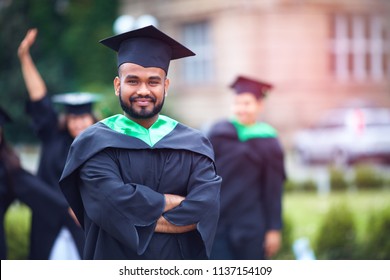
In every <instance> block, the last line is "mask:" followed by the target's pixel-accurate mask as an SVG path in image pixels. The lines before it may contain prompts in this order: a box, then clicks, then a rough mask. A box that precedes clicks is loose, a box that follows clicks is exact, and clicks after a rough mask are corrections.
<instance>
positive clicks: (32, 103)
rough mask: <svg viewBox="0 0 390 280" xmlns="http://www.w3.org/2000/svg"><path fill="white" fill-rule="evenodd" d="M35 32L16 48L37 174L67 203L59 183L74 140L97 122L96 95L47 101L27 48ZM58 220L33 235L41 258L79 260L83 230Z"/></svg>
mask: <svg viewBox="0 0 390 280" xmlns="http://www.w3.org/2000/svg"><path fill="white" fill-rule="evenodd" d="M37 32H38V31H37V29H31V30H29V31H28V32H27V34H26V36H25V38H24V40H23V41H22V42H21V44H20V46H19V49H18V56H19V60H20V63H21V68H22V74H23V78H24V81H25V84H26V87H27V91H28V95H29V102H28V104H27V113H28V114H29V115H30V116H31V119H32V123H33V128H34V130H35V132H36V135H37V136H38V138H39V139H40V141H41V155H40V163H39V167H38V172H37V175H38V176H39V177H40V178H41V179H42V180H43V181H44V182H45V183H47V185H49V186H50V187H51V188H53V189H54V190H55V191H56V192H57V195H58V197H59V198H61V199H63V201H64V202H66V199H65V197H64V196H63V193H62V192H61V190H60V187H59V183H58V181H59V179H60V177H61V173H62V170H63V168H64V166H65V161H66V157H67V155H68V152H69V148H70V145H71V144H72V142H73V140H74V138H75V137H76V136H78V135H79V134H80V133H81V132H82V131H83V130H85V129H86V128H87V127H89V126H90V125H92V124H93V123H95V122H96V117H95V116H94V115H93V110H92V109H93V104H94V103H95V102H96V101H97V100H98V99H99V96H98V95H94V94H89V93H70V94H62V95H56V96H54V97H53V99H52V98H50V96H49V95H48V92H47V88H46V84H45V82H44V80H43V78H42V77H41V75H40V73H39V72H38V69H37V68H36V66H35V64H34V61H33V59H32V57H31V55H30V47H31V46H32V45H33V44H34V42H35V39H36V36H37ZM54 102H56V103H58V104H61V105H62V106H63V110H64V114H62V115H60V114H59V113H58V112H57V110H56V108H55V106H54ZM53 215H55V213H53ZM57 218H58V219H59V220H61V221H62V224H61V225H60V226H59V227H58V228H56V229H50V230H49V229H46V228H45V225H43V224H42V226H41V227H37V229H38V228H39V230H40V231H41V232H40V233H38V232H37V233H35V234H36V235H38V234H42V235H44V236H46V239H45V242H43V243H42V244H41V250H42V259H80V258H81V256H82V251H83V246H84V233H83V230H82V228H81V227H80V225H79V224H78V223H75V221H74V220H73V219H71V218H69V217H68V216H65V217H62V216H57ZM36 222H38V221H36Z"/></svg>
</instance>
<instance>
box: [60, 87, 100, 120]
mask: <svg viewBox="0 0 390 280" xmlns="http://www.w3.org/2000/svg"><path fill="white" fill-rule="evenodd" d="M52 99H53V102H55V103H58V104H62V105H64V109H65V113H66V114H73V115H82V114H91V113H92V105H93V103H95V102H96V101H98V100H99V99H100V96H99V95H97V94H93V93H87V92H75V93H64V94H57V95H55V96H53V97H52Z"/></svg>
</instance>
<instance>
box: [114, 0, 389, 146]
mask: <svg viewBox="0 0 390 280" xmlns="http://www.w3.org/2000/svg"><path fill="white" fill-rule="evenodd" d="M340 12H348V13H351V14H362V13H368V14H379V15H382V16H385V17H386V16H387V15H389V16H390V1H385V0H214V1H208V0H185V1H182V0H165V1H159V0H142V1H141V0H139V1H134V0H133V1H123V3H122V7H121V12H120V14H128V15H132V16H133V17H135V18H136V17H139V16H140V15H142V14H151V15H153V16H155V17H156V18H157V19H158V21H159V27H160V29H162V30H163V31H164V32H166V33H167V34H170V35H171V36H172V37H174V38H175V39H177V40H178V41H181V36H182V34H181V29H180V28H181V26H182V25H183V24H186V23H191V22H197V21H204V20H206V21H208V22H209V25H210V27H211V32H212V44H213V64H214V76H213V77H212V79H211V82H207V83H201V84H196V85H188V84H186V83H185V82H183V81H182V79H181V70H182V68H181V67H182V61H180V60H179V61H173V62H172V64H171V65H172V66H171V67H170V73H169V77H170V78H171V90H170V92H169V97H168V99H167V101H166V106H167V108H169V110H170V112H172V114H173V115H174V116H175V117H176V118H178V119H179V120H181V121H182V122H184V123H187V124H189V125H191V126H194V127H198V128H200V127H202V126H203V125H204V124H205V123H208V122H212V121H215V120H217V119H220V118H223V117H227V116H229V115H230V102H231V97H232V94H233V93H232V92H231V91H230V89H229V84H230V83H231V82H232V81H233V80H234V78H235V77H236V75H239V74H244V75H247V76H251V77H254V78H258V79H261V80H264V81H267V82H270V83H272V84H274V85H275V89H274V90H273V91H272V92H271V93H270V94H269V96H268V97H267V99H266V102H267V103H266V108H265V112H264V114H263V115H262V116H261V119H263V120H266V121H267V122H269V123H271V124H272V125H273V126H275V127H276V128H277V129H278V130H279V134H280V136H281V139H282V141H283V143H284V145H285V146H287V147H288V146H289V145H290V143H291V139H292V137H293V134H294V132H295V131H296V130H298V129H300V128H302V127H304V126H306V125H308V124H310V123H312V122H313V121H315V120H316V119H318V118H319V117H320V116H321V114H322V113H323V112H324V111H325V110H326V109H328V108H331V107H333V106H337V105H339V104H342V103H343V102H345V101H346V100H348V99H350V98H358V97H361V98H369V99H371V100H373V101H374V102H376V103H378V104H381V105H385V106H389V107H390V84H389V82H388V81H389V80H390V79H389V77H388V78H387V79H382V80H380V81H370V80H367V81H363V82H361V81H360V82H356V81H353V80H348V81H339V80H337V79H336V78H335V75H334V72H332V70H331V68H332V65H331V59H330V57H331V48H332V45H331V40H330V38H331V37H330V36H331V28H332V25H331V17H332V15H334V14H337V13H340ZM388 18H389V17H388ZM388 30H390V29H388ZM387 38H388V39H389V38H390V34H387ZM389 44H390V43H388V45H387V47H389ZM389 61H390V60H389ZM388 67H390V65H389V66H388ZM389 72H390V71H389Z"/></svg>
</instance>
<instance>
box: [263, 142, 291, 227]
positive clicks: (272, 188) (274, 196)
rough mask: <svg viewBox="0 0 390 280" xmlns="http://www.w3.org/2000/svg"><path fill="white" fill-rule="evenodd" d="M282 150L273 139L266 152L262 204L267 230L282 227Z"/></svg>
mask: <svg viewBox="0 0 390 280" xmlns="http://www.w3.org/2000/svg"><path fill="white" fill-rule="evenodd" d="M283 158H284V156H283V151H282V149H281V147H280V145H279V143H278V141H277V140H276V139H274V140H273V141H272V142H271V143H270V145H269V147H268V153H267V159H268V160H267V164H266V165H265V173H264V187H265V190H264V192H265V193H264V200H263V201H264V205H265V212H266V213H267V215H266V228H267V230H280V229H281V228H282V205H281V204H282V192H283V185H284V182H285V179H286V173H285V168H284V159H283Z"/></svg>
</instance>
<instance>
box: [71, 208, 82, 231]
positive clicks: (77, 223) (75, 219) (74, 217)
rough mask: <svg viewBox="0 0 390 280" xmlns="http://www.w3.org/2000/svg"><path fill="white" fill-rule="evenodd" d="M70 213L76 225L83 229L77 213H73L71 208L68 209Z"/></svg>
mask: <svg viewBox="0 0 390 280" xmlns="http://www.w3.org/2000/svg"><path fill="white" fill-rule="evenodd" d="M68 213H69V215H70V216H71V217H72V219H73V221H74V222H75V224H76V225H78V226H79V227H81V225H80V222H79V220H78V219H77V217H76V215H75V213H74V212H73V210H72V208H70V207H69V208H68Z"/></svg>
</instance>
